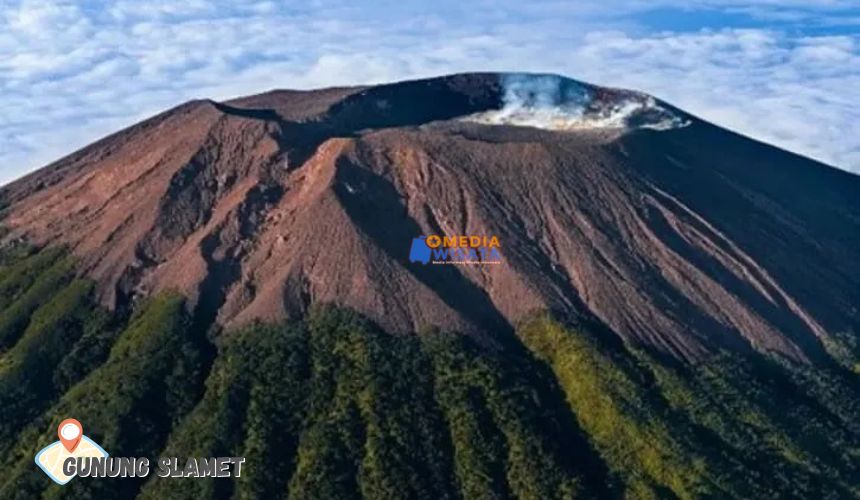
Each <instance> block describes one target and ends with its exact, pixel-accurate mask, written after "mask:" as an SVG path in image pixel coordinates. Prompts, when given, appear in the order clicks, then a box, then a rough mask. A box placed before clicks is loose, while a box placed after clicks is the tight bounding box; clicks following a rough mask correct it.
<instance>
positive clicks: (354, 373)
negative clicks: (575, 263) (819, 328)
mask: <svg viewBox="0 0 860 500" xmlns="http://www.w3.org/2000/svg"><path fill="white" fill-rule="evenodd" d="M75 276H76V275H75V273H74V262H73V261H72V259H71V258H69V257H68V256H67V255H66V254H65V253H64V252H63V251H62V250H61V249H44V250H41V251H35V250H33V249H24V248H18V249H7V250H6V251H5V252H4V253H3V255H2V257H0V498H2V499H28V500H29V499H34V498H45V499H62V498H69V499H72V498H80V499H86V498H99V499H112V498H143V499H162V498H170V499H185V498H189V499H196V500H204V499H210V498H211V499H229V498H236V499H279V498H296V499H340V498H372V499H388V498H392V499H394V498H396V499H428V500H432V499H446V498H452V499H453V498H464V499H503V498H525V499H555V498H559V499H566V498H632V499H647V498H679V499H696V498H715V499H716V498H719V499H722V498H744V499H746V498H816V499H843V498H860V418H858V417H860V375H858V373H857V372H858V366H860V365H858V361H860V358H859V357H858V346H857V343H856V342H855V341H854V339H855V338H856V337H854V336H852V335H848V334H840V335H834V336H833V338H832V339H831V340H829V341H828V345H827V346H826V347H827V349H828V352H830V353H831V358H832V359H826V360H821V361H818V362H816V364H815V365H814V366H812V365H800V364H794V363H792V362H790V361H787V360H784V359H781V358H777V357H771V356H766V355H763V354H758V353H752V352H749V353H738V352H732V353H728V352H721V353H714V354H713V355H712V356H711V357H710V358H708V359H704V360H702V361H701V362H699V363H696V364H685V363H681V362H678V361H676V360H674V359H671V358H667V357H665V356H663V355H661V354H660V353H657V352H649V351H645V350H643V349H641V348H637V347H636V346H632V345H627V344H625V343H623V342H621V341H620V340H619V339H618V338H617V337H615V336H614V335H612V334H610V333H608V332H606V331H604V330H603V329H601V328H600V327H599V325H590V324H586V323H582V324H578V323H565V322H562V321H559V320H558V319H556V318H553V317H552V316H551V315H550V314H542V315H536V316H534V317H532V318H531V319H529V320H528V321H525V322H523V323H522V324H521V325H518V327H517V328H516V332H515V335H510V334H509V333H505V334H500V337H503V338H499V339H495V340H496V341H493V342H491V341H488V340H480V339H476V338H473V337H469V336H464V335H459V334H456V333H452V332H438V331H427V332H421V333H420V334H416V335H413V336H393V335H389V334H387V333H385V332H383V331H380V330H379V329H378V328H377V327H376V326H374V325H373V324H372V323H370V322H368V321H367V320H365V319H363V318H362V317H360V316H359V315H357V314H355V313H353V312H350V311H347V310H342V309H337V308H334V307H329V306H324V305H320V306H317V307H315V308H313V309H312V310H311V311H310V312H309V313H308V314H307V315H306V317H304V318H301V319H296V320H294V321H288V322H283V323H279V324H255V325H251V326H248V327H246V328H242V329H238V330H228V331H214V330H213V329H212V328H211V327H208V325H206V326H207V327H206V328H204V327H202V326H201V325H199V324H197V323H196V322H195V321H194V318H193V316H192V315H191V314H190V313H189V312H188V308H187V307H186V304H185V301H184V299H183V297H181V296H180V295H178V294H169V293H168V294H161V295H158V296H154V297H150V298H149V299H146V300H144V301H142V302H140V303H139V304H136V305H135V307H134V308H133V309H134V310H133V311H130V312H128V313H127V314H120V313H112V312H109V311H107V310H105V309H103V308H102V307H100V306H99V305H98V304H97V301H96V299H95V297H94V287H93V284H92V283H90V282H88V281H86V280H82V279H79V278H76V277H75ZM67 417H74V418H76V419H78V420H80V421H81V422H82V423H83V426H84V432H85V433H86V435H88V436H89V437H91V438H92V439H94V440H95V441H97V442H98V443H99V444H101V445H102V447H104V448H105V449H106V450H107V451H108V452H109V453H110V454H111V455H113V456H133V457H150V459H154V458H157V457H160V456H177V457H192V456H194V457H209V456H240V457H245V458H246V462H245V465H244V466H243V468H242V472H243V473H242V476H241V477H240V478H231V479H222V478H218V479H214V478H207V479H202V478H194V479H192V478H158V477H155V475H154V474H153V475H151V476H150V477H147V478H114V479H107V478H100V479H92V478H76V479H74V480H72V481H71V482H70V483H69V484H67V485H66V486H62V487H61V486H57V485H55V484H54V483H53V482H51V481H50V480H49V479H48V478H47V477H46V476H45V475H44V474H43V473H42V472H41V471H40V470H39V469H38V467H37V466H36V465H35V464H34V462H33V457H34V455H35V454H36V452H37V451H38V450H39V449H41V448H42V447H44V446H46V445H48V444H50V443H52V442H53V441H56V439H57V437H56V427H57V424H58V423H59V422H60V421H61V420H62V419H64V418H67Z"/></svg>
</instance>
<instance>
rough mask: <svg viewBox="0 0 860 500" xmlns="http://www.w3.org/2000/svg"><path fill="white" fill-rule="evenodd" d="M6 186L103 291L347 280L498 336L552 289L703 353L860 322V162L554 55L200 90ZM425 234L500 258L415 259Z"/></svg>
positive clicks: (628, 334)
mask: <svg viewBox="0 0 860 500" xmlns="http://www.w3.org/2000/svg"><path fill="white" fill-rule="evenodd" d="M560 132H561V133H560ZM787 170H791V171H792V172H793V177H792V179H791V180H786V178H785V176H784V172H786V171H787ZM0 198H2V202H3V206H4V207H5V208H4V219H3V224H4V226H5V227H6V229H7V234H6V236H5V240H6V241H7V242H8V241H17V240H25V241H28V242H30V243H32V244H35V245H37V246H42V245H57V244H63V245H67V246H68V247H69V248H70V249H71V250H72V252H73V253H74V254H75V255H76V256H77V257H78V259H79V260H80V262H81V272H82V274H84V275H86V276H88V277H90V278H92V279H93V280H95V282H96V290H97V293H98V295H99V297H100V299H101V301H102V302H103V303H104V304H106V305H109V306H110V307H114V308H124V307H130V306H131V305H132V304H133V303H134V302H135V301H136V300H137V298H138V297H143V296H148V295H151V294H153V293H157V292H160V291H164V290H175V291H179V292H180V293H182V294H183V295H185V296H186V297H188V299H189V300H188V302H187V303H188V304H189V307H190V308H192V309H193V310H194V311H195V312H196V313H197V315H198V318H202V319H203V320H205V321H211V322H215V323H217V324H219V325H223V326H227V325H241V324H245V323H248V322H251V321H254V320H256V319H277V318H281V317H285V316H291V315H298V314H303V313H304V311H306V310H307V308H308V307H310V306H311V305H313V304H315V303H334V304H337V305H341V306H345V307H348V308H351V309H354V310H356V311H358V312H360V313H362V314H364V315H366V316H367V317H369V318H370V319H371V320H373V321H375V322H377V323H378V324H379V325H380V326H381V327H382V328H383V329H385V330H388V331H391V332H397V333H404V334H406V333H412V332H417V331H420V330H422V329H424V328H427V327H435V328H439V329H443V330H455V331H461V332H466V333H474V334H475V335H479V336H485V337H492V336H493V335H494V332H498V331H501V330H510V329H511V328H512V325H514V324H516V323H517V322H519V321H520V320H521V319H522V318H525V317H528V316H529V315H530V314H532V313H533V312H535V311H540V310H550V311H553V312H556V313H559V314H561V315H563V316H564V317H568V318H572V319H575V320H582V321H589V322H594V323H599V324H602V325H603V326H604V327H605V330H606V331H610V332H613V333H614V334H616V335H619V336H621V337H623V338H625V339H627V340H628V341H630V342H634V343H638V344H643V345H648V346H651V347H653V348H656V349H658V350H662V351H665V352H668V353H671V354H673V355H675V356H678V357H682V358H686V359H695V358H696V357H698V356H699V355H700V354H701V353H703V352H706V351H713V350H719V349H725V348H728V349H746V350H749V349H756V350H763V351H774V352H779V353H781V354H783V355H786V356H789V357H792V358H795V359H807V358H810V357H814V356H815V355H817V353H818V352H820V350H821V345H820V339H821V338H824V337H826V336H827V335H828V333H829V332H834V331H848V330H850V329H851V328H855V329H856V328H857V326H858V313H857V311H856V309H852V304H856V303H857V302H858V301H860V297H857V296H856V293H855V296H851V297H847V296H845V295H844V291H845V290H849V291H851V290H854V291H857V290H860V283H858V276H860V269H858V265H860V264H858V263H860V255H858V251H860V250H858V249H860V242H858V241H857V236H852V235H858V234H860V231H857V230H853V231H852V228H854V229H857V221H858V220H860V218H858V216H857V214H858V212H860V208H858V205H857V203H858V200H860V186H858V182H857V179H856V178H854V177H852V176H849V175H848V174H843V173H841V172H838V171H835V170H833V169H827V168H823V167H822V166H821V165H819V164H817V163H815V162H812V161H810V160H806V159H804V158H801V157H798V156H795V155H791V154H789V153H785V152H783V151H780V150H778V149H775V148H772V147H769V146H766V145H763V144H760V143H756V142H754V141H751V140H749V139H746V138H743V137H740V136H738V135H735V134H732V133H730V132H727V131H724V130H721V129H718V128H716V127H713V126H711V125H708V124H706V123H704V122H701V121H697V120H693V119H691V118H690V117H689V116H687V115H686V114H684V113H683V112H681V111H679V110H677V109H675V108H673V107H671V106H670V105H668V104H665V103H662V102H660V101H658V100H656V99H654V98H652V97H650V96H647V95H644V94H640V93H637V92H632V91H624V90H615V89H605V88H600V87H595V86H592V85H589V84H585V83H581V82H577V81H575V80H571V79H566V78H563V77H559V76H555V75H531V74H517V73H505V74H498V73H470V74H459V75H451V76H446V77H440V78H432V79H426V80H416V81H409V82H400V83H394V84H386V85H378V86H370V87H354V88H331V89H321V90H314V91H287V90H279V91H272V92H267V93H264V94H259V95H256V96H250V97H246V98H240V99H234V100H231V101H227V102H224V103H220V102H215V101H195V102H192V103H189V104H186V105H183V106H180V107H177V108H174V109H173V110H170V111H168V112H166V113H162V114H161V115H158V116H156V117H153V118H151V119H149V120H146V121H144V122H142V123H141V124H139V125H136V126H133V127H131V128H129V129H126V130H124V131H121V132H119V133H117V134H115V135H113V136H110V137H107V138H105V139H103V140H101V141H99V142H97V143H95V144H93V145H91V146H89V147H87V148H84V149H83V150H81V151H79V152H77V153H74V154H72V155H70V156H69V157H67V158H64V159H62V160H60V161H58V162H56V163H54V164H52V165H49V166H48V167H46V168H44V169H42V170H40V171H38V172H36V173H34V174H31V175H30V176H27V177H25V178H23V179H21V180H19V181H17V182H15V183H12V184H10V185H9V186H6V187H5V188H3V189H2V191H0ZM821 221H826V223H822V222H821ZM420 236H425V237H430V236H437V237H439V238H440V240H439V241H444V238H446V237H447V238H451V240H448V241H460V240H459V239H457V240H454V239H453V238H459V237H467V238H468V237H487V238H489V237H495V238H497V240H498V242H499V248H498V249H497V251H498V252H499V253H500V255H501V258H500V259H497V260H500V261H501V262H497V263H495V264H494V265H434V264H433V263H432V262H430V261H429V260H428V261H427V262H416V261H413V260H412V259H410V253H411V252H410V245H412V244H413V241H414V240H415V239H416V238H418V237H420ZM464 241H467V242H468V241H470V240H464ZM482 241H483V240H482ZM466 250H468V252H467V253H466V254H464V255H465V258H466V259H467V260H468V259H472V254H471V253H470V252H471V250H470V249H469V245H468V244H467V245H466ZM434 255H435V254H434ZM440 255H441V254H440ZM446 255H447V254H446ZM798 262H803V263H804V265H803V266H802V268H800V269H799V268H798V267H797V263H798ZM457 264H462V263H457ZM840 290H841V291H843V292H838V291H840ZM849 293H851V292H849Z"/></svg>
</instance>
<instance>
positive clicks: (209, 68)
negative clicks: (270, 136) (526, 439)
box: [0, 0, 860, 182]
mask: <svg viewBox="0 0 860 500" xmlns="http://www.w3.org/2000/svg"><path fill="white" fill-rule="evenodd" d="M478 70H498V71H539V72H551V73H560V74H564V75H566V76H570V77H573V78H578V79H581V80H586V81H590V82H593V83H599V84H605V85H610V86H617V87H627V88H634V89H637V90H642V91H645V92H649V93H652V94H654V95H656V96H657V97H660V98H662V99H665V100H667V101H669V102H671V103H672V104H675V105H677V106H679V107H681V108H683V109H685V110H687V111H689V112H692V113H694V114H696V115H699V116H701V117H703V118H705V119H708V120H711V121H713V122H716V123H718V124H720V125H723V126H726V127H728V128H731V129H734V130H737V131H739V132H742V133H744V134H747V135H750V136H752V137H755V138H758V139H761V140H764V141H767V142H770V143H773V144H776V145H778V146H781V147H783V148H786V149H789V150H792V151H795V152H798V153H802V154H805V155H807V156H811V157H813V158H816V159H819V160H822V161H825V162H827V163H830V164H833V165H835V166H838V167H840V168H843V169H846V170H850V171H854V172H858V173H860V133H857V129H858V126H857V123H858V122H860V103H858V102H860V2H858V1H857V0H851V1H848V0H804V1H800V0H759V1H757V2H741V1H734V0H683V1H682V0H647V1H646V0H632V1H619V0H580V1H575V2H574V1H543V0H532V1H529V2H523V1H521V0H517V1H510V0H497V1H471V2H470V1H465V0H460V1H449V0H436V1H433V2H426V1H420V2H419V1H411V0H399V1H379V2H362V1H358V0H355V1H353V2H343V1H328V0H322V1H304V2H294V3H293V2H291V3H282V2H273V1H257V2H254V1H252V2H243V3H239V2H232V1H211V2H207V1H203V0H188V1H184V2H179V1H175V0H170V1H168V0H157V1H153V2H140V1H131V0H120V1H79V2H65V1H63V0H55V1H50V2H43V1H30V0H24V1H19V0H0V182H6V181H9V180H11V179H13V178H15V177H18V176H20V175H22V174H24V173H26V172H28V171H30V170H32V169H34V168H37V167H39V166H42V165H44V164H46V163H48V162H50V161H52V160H54V159H57V158H58V157H60V156H63V155H65V154H67V153H70V152H71V151H73V150H75V149H77V148H78V147H81V146H83V145H86V144H88V143H89V142H92V141H93V140H95V139H98V138H99V137H102V136H104V135H106V134H108V133H110V132H113V131H115V130H117V129H118V128H120V127H123V126H126V125H130V124H132V123H134V122H136V121H139V120H140V119H143V118H145V117H147V116H149V115H152V114H154V113H156V112H158V111H161V110H163V109H165V108H167V107H170V106H173V105H176V104H178V103H181V102H183V101H185V100H188V99H192V98H200V97H209V98H214V99H224V98H229V97H233V96H238V95H245V94H250V93H256V92H261V91H265V90H268V89H272V88H313V87H318V86H329V85H347V84H357V83H375V82H385V81H392V80H398V79H404V78H415V77H424V76H433V75H439V74H445V73H452V72H461V71H478Z"/></svg>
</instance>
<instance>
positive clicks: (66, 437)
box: [57, 418, 84, 453]
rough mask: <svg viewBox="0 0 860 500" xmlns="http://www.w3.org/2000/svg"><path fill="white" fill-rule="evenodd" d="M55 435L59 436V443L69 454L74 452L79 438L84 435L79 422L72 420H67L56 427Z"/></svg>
mask: <svg viewBox="0 0 860 500" xmlns="http://www.w3.org/2000/svg"><path fill="white" fill-rule="evenodd" d="M57 435H58V436H60V442H61V443H63V446H65V447H66V449H67V450H69V453H71V452H73V451H75V448H77V447H78V443H80V442H81V437H82V436H83V435H84V428H83V426H82V425H81V423H80V422H78V421H77V420H75V419H73V418H67V419H65V420H63V421H62V422H60V426H59V427H57Z"/></svg>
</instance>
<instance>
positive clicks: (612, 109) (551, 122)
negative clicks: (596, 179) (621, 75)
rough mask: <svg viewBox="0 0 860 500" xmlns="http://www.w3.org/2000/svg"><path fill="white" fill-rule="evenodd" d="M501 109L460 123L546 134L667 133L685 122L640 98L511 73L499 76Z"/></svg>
mask: <svg viewBox="0 0 860 500" xmlns="http://www.w3.org/2000/svg"><path fill="white" fill-rule="evenodd" d="M502 86H503V89H504V95H503V103H504V105H503V106H502V108H501V109H497V110H491V111H484V112H481V113H475V114H472V115H469V116H467V117H464V118H463V120H466V121H472V122H478V123H484V124H488V125H518V126H523V127H536V128H543V129H550V130H578V129H597V128H599V129H635V128H648V129H653V130H669V129H673V128H679V127H685V126H687V125H689V124H690V122H689V121H688V120H685V119H684V118H682V117H681V116H678V115H677V114H676V113H674V112H672V111H670V110H669V109H666V108H665V107H663V106H661V105H660V104H658V103H657V101H656V100H655V99H654V98H653V97H651V96H649V95H646V94H641V93H638V92H631V91H624V90H615V89H604V88H600V87H594V86H590V85H586V84H584V83H581V82H578V81H576V80H571V79H569V78H562V77H560V76H557V75H533V74H521V73H511V74H506V75H504V76H503V77H502Z"/></svg>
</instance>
